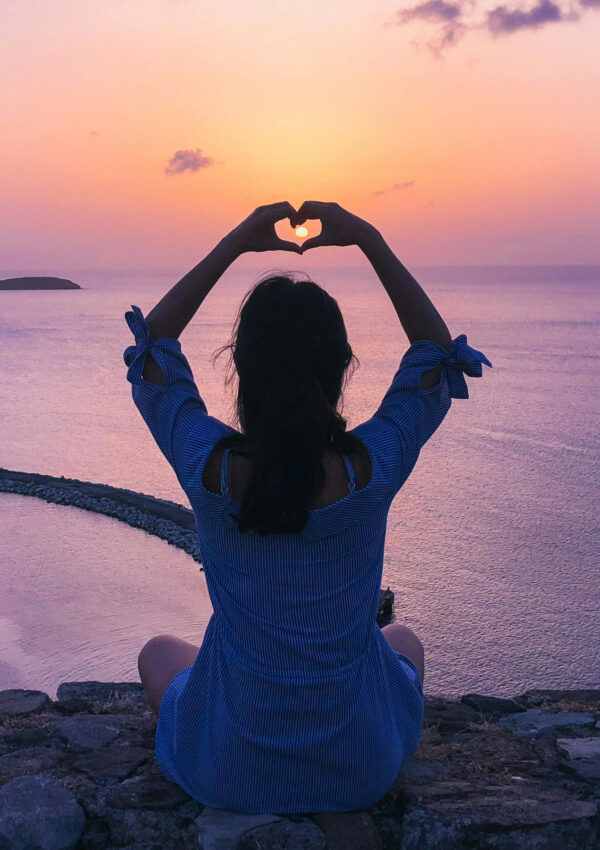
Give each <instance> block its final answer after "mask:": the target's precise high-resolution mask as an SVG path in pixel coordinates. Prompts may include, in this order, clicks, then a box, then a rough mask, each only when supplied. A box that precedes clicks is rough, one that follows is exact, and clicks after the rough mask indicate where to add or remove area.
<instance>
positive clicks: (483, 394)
mask: <svg viewBox="0 0 600 850" xmlns="http://www.w3.org/2000/svg"><path fill="white" fill-rule="evenodd" d="M293 259H294V263H293V264H292V265H290V268H294V269H299V270H306V271H307V272H308V273H309V274H310V276H311V277H312V279H313V280H315V281H316V282H317V283H319V284H321V285H322V286H323V287H324V288H325V289H327V291H328V292H330V293H331V294H332V295H333V296H334V297H335V298H336V299H337V301H338V303H339V305H340V308H341V310H342V312H343V315H344V318H345V321H346V326H347V329H348V335H349V339H350V343H351V345H352V347H353V350H354V352H355V354H356V355H357V356H358V358H359V360H360V367H359V368H358V369H357V370H356V372H355V373H354V376H353V377H352V380H351V381H350V384H349V386H348V388H347V390H346V392H345V396H344V408H343V414H344V416H345V417H346V418H347V420H348V428H353V427H354V426H356V425H358V424H359V423H360V422H362V421H364V420H365V419H368V418H370V416H371V415H372V413H373V412H374V410H375V409H376V407H377V406H378V404H379V402H380V400H381V398H382V396H383V395H384V393H385V391H386V390H387V388H388V386H389V384H390V382H391V380H392V377H393V375H394V373H395V371H396V369H397V367H398V364H399V362H400V359H401V357H402V355H403V354H404V352H405V351H406V349H407V348H408V344H409V343H408V340H407V338H406V335H405V333H404V331H403V329H402V326H401V325H400V323H399V321H398V319H397V317H396V314H395V312H394V310H393V307H392V305H391V302H390V301H389V299H388V297H387V295H386V293H385V291H384V289H383V287H382V286H381V284H380V283H379V281H378V279H377V277H376V276H375V274H374V272H373V271H372V270H371V269H370V267H369V266H367V265H365V266H361V267H353V268H343V267H338V268H323V269H320V268H317V267H311V266H310V265H309V264H308V263H304V262H303V261H302V260H301V259H300V258H298V259H296V257H294V258H293ZM267 268H269V265H268V264H265V266H264V269H267ZM280 268H285V266H281V267H280ZM187 270H188V269H187V268H186V269H180V270H179V271H177V272H166V271H160V272H157V271H154V272H152V271H151V272H144V271H135V272H131V271H127V272H125V271H115V270H104V271H94V272H89V271H79V272H77V271H76V270H74V271H71V272H68V273H66V272H63V271H62V270H61V271H60V274H61V276H64V277H71V279H73V280H75V281H76V282H77V283H79V284H80V285H81V286H82V287H83V288H82V290H81V291H77V290H64V291H61V290H55V291H5V292H0V379H1V381H2V389H3V392H2V413H1V415H0V466H2V467H5V468H8V469H15V470H23V471H30V472H40V473H45V474H49V475H58V476H60V475H64V476H67V477H73V478H80V479H83V480H86V481H94V482H102V483H108V484H112V485H115V486H118V487H126V488H129V489H133V490H139V491H142V492H144V493H148V494H152V495H155V496H158V497H162V498H167V499H172V500H174V501H176V502H179V503H180V504H184V505H186V506H189V505H188V502H187V499H186V496H185V494H184V493H183V491H182V490H181V488H180V487H179V484H178V482H177V479H176V477H175V474H174V472H173V471H172V470H171V468H170V466H169V465H168V464H167V461H166V460H165V459H164V457H163V456H162V454H161V453H160V450H159V449H158V447H157V446H156V444H155V443H154V441H153V439H152V437H151V435H150V434H149V432H148V431H147V429H146V426H145V424H144V422H143V421H142V419H141V417H140V415H139V413H138V411H137V410H136V408H135V406H134V405H133V402H132V400H131V385H130V384H129V383H128V382H127V380H126V371H127V367H126V366H125V364H124V362H123V351H124V349H125V348H126V347H127V346H128V345H130V344H131V343H132V342H133V341H134V340H133V337H132V335H131V333H130V331H129V329H128V327H127V324H126V322H125V319H124V314H125V311H126V310H129V309H130V307H131V305H132V304H137V305H139V306H140V307H141V309H142V311H143V312H144V314H147V313H148V312H149V311H150V309H151V308H152V307H153V306H154V304H155V303H156V302H157V301H158V300H159V299H160V298H161V297H162V295H163V294H164V293H165V292H166V291H167V290H168V289H169V288H170V287H171V286H172V285H173V284H174V283H176V281H177V280H178V279H179V278H180V277H182V275H183V274H184V273H185V272H186V271H187ZM260 271H261V269H250V270H249V269H247V268H236V267H233V268H232V269H230V270H229V271H228V272H227V273H226V274H225V275H224V276H223V278H222V279H221V280H220V281H219V282H218V283H217V285H216V286H215V288H214V289H213V290H212V292H211V293H210V295H209V296H208V298H207V299H206V301H205V302H204V304H203V305H202V306H201V308H200V310H199V311H198V313H197V314H196V316H195V318H194V319H193V320H192V322H191V323H190V324H189V325H188V327H187V328H186V330H185V331H184V332H183V334H182V336H181V343H182V348H183V351H184V352H185V354H186V356H187V357H188V359H189V361H190V363H191V366H192V369H193V371H194V376H195V378H196V382H197V384H198V388H199V391H200V394H201V395H202V397H203V398H204V400H205V402H206V404H207V406H208V410H209V413H211V414H212V415H213V416H217V417H218V418H220V419H223V420H224V421H226V422H227V423H228V424H232V425H235V423H234V421H233V418H232V414H233V394H232V392H233V388H230V389H227V390H225V388H224V378H225V373H226V366H227V355H226V354H224V355H223V356H222V357H221V358H219V359H218V360H217V363H216V365H215V366H213V365H212V364H211V362H210V356H211V353H212V352H213V351H214V350H215V349H217V348H218V347H219V346H221V345H223V344H225V343H227V342H228V341H229V338H230V333H231V329H232V325H233V321H234V319H235V315H236V311H237V308H238V306H239V303H240V301H241V299H242V297H243V295H244V294H245V292H246V291H247V289H248V288H249V286H250V285H251V284H252V283H253V282H254V281H255V280H256V279H257V277H258V275H259V274H260ZM410 271H411V272H412V273H413V274H414V275H415V277H416V278H417V280H419V282H420V283H421V284H422V286H423V287H424V288H425V290H426V291H427V293H428V294H429V296H430V297H431V299H432V301H433V303H434V304H435V306H436V307H437V309H438V311H439V312H440V313H441V315H442V316H443V317H444V319H445V321H446V323H447V325H448V327H449V329H450V332H451V334H452V337H453V338H454V337H456V336H458V335H459V334H461V333H465V334H466V335H467V340H468V343H469V345H471V346H472V347H474V348H476V349H479V350H480V351H482V352H483V353H484V354H485V355H486V356H487V357H488V358H489V360H490V361H491V362H492V364H493V367H492V368H491V369H489V368H488V367H486V366H484V367H483V376H482V377H481V378H469V377H467V378H466V381H467V384H468V387H469V394H470V398H469V399H467V400H463V399H455V400H453V404H452V408H451V410H450V411H449V413H448V415H447V417H446V419H445V421H444V422H443V423H442V425H441V426H440V428H439V429H438V431H437V432H436V433H435V434H434V436H433V437H432V438H431V440H430V441H429V443H428V444H427V445H426V446H425V447H424V448H423V450H422V452H421V455H420V457H419V460H418V461H417V465H416V466H415V469H414V470H413V472H412V474H411V476H410V478H409V479H408V481H407V482H406V483H405V485H404V487H403V488H402V489H401V490H400V492H399V493H398V495H397V496H396V499H395V501H394V503H393V505H392V508H391V510H390V514H389V518H388V532H387V542H386V551H385V560H384V567H383V576H382V581H381V585H382V587H384V588H385V587H387V586H388V585H389V587H390V588H391V589H392V590H393V591H394V594H395V615H396V619H397V621H398V622H402V623H405V624H407V625H408V626H410V627H411V628H412V629H413V630H414V631H415V632H416V633H417V634H418V635H419V637H420V638H421V640H422V642H423V644H424V646H425V683H424V684H425V691H426V693H430V694H444V695H449V696H452V695H458V694H461V693H467V692H473V691H476V692H480V693H481V692H483V693H490V694H497V695H504V696H511V695H514V694H516V693H519V692H521V691H523V690H526V689H527V688H537V687H542V688H552V687H560V688H567V687H600V670H599V664H598V648H599V647H598V639H599V636H600V614H599V610H598V609H599V606H598V599H599V598H600V597H599V591H600V578H599V575H600V573H599V570H598V566H599V560H600V558H599V551H600V546H599V536H600V535H599V523H598V509H597V501H598V471H599V469H598V467H599V454H600V452H599V441H598V421H599V407H600V404H599V401H598V396H599V394H598V391H597V390H598V375H599V365H600V355H599V353H598V341H599V336H598V328H599V323H600V298H599V295H600V266H561V267H551V266H539V267H531V266H528V267H518V266H485V267H483V266H479V267H477V266H467V267H426V268H425V267H424V268H418V267H414V268H413V267H410ZM28 273H31V272H29V271H28V270H27V269H24V270H17V271H16V270H14V269H11V270H5V271H0V277H9V276H17V275H26V274H28ZM56 273H59V272H56ZM38 274H40V272H38ZM0 510H1V512H2V513H1V517H2V550H1V555H0V569H1V575H2V587H3V592H2V594H0V688H10V687H20V688H40V689H42V690H45V691H46V692H48V693H49V694H50V695H52V696H53V695H54V694H55V692H56V687H57V685H58V684H59V683H60V682H62V681H67V680H74V679H78V680H81V679H101V680H128V679H130V680H131V679H136V678H137V663H136V662H137V653H138V652H139V649H140V648H141V646H142V644H143V643H144V642H145V641H146V640H147V639H148V638H150V637H151V636H152V635H153V634H156V633H160V632H171V633H174V634H177V635H179V636H181V637H183V638H185V639H186V640H190V641H193V642H196V643H197V644H198V645H200V643H201V642H202V637H203V634H204V630H205V628H206V624H207V622H208V620H209V618H210V615H211V613H212V608H211V602H210V598H209V595H208V592H207V588H206V583H205V580H204V574H203V573H202V572H201V571H199V569H198V565H197V563H196V562H195V561H194V560H193V559H192V558H191V557H190V556H188V555H187V554H186V553H184V552H183V551H181V550H178V549H175V548H174V547H173V546H170V545H168V544H167V543H166V542H164V541H162V540H159V539H158V538H155V537H151V536H150V535H148V534H146V533H145V532H144V531H141V530H137V529H133V528H131V527H129V526H127V525H126V524H124V523H121V522H119V521H118V520H116V519H111V518H109V517H106V516H102V515H99V514H95V513H91V512H88V511H84V510H81V509H78V508H75V507H72V506H61V505H55V504H48V503H46V502H44V501H42V500H40V499H37V498H33V497H30V496H21V495H15V494H5V493H0Z"/></svg>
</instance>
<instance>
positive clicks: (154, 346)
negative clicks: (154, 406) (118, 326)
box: [123, 304, 180, 384]
mask: <svg viewBox="0 0 600 850" xmlns="http://www.w3.org/2000/svg"><path fill="white" fill-rule="evenodd" d="M125 320H126V321H127V324H128V326H129V329H130V331H131V332H132V333H133V334H134V336H135V337H136V339H137V344H136V345H130V346H129V347H128V348H126V349H125V351H124V352H123V360H124V361H125V365H126V366H129V369H128V370H127V380H128V381H130V382H131V383H132V384H139V383H140V381H141V380H142V372H143V371H144V366H145V365H146V355H147V354H148V353H149V352H150V351H151V352H152V356H153V357H154V359H155V360H156V362H157V364H158V365H159V367H160V370H161V372H162V374H163V379H164V382H165V384H166V383H167V375H168V369H169V361H168V358H167V357H166V354H167V352H172V353H175V354H179V352H180V342H179V340H178V339H171V338H170V337H163V338H162V339H158V340H155V339H152V334H151V333H150V326H149V324H148V322H147V321H146V319H145V318H144V314H143V313H142V311H141V310H140V308H139V307H136V306H135V305H134V304H132V305H131V310H128V311H127V312H126V313H125Z"/></svg>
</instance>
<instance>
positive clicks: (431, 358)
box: [399, 334, 492, 398]
mask: <svg viewBox="0 0 600 850" xmlns="http://www.w3.org/2000/svg"><path fill="white" fill-rule="evenodd" d="M440 360H443V361H444V362H445V363H446V366H447V369H446V372H447V375H448V387H449V390H450V396H451V398H469V391H468V388H467V382H466V381H465V378H464V375H463V372H464V373H465V374H466V375H469V376H470V377H472V378H480V377H481V374H482V368H481V364H482V363H485V364H486V366H491V365H492V364H491V363H490V361H489V360H488V359H487V357H486V356H485V354H482V352H481V351H477V349H475V348H471V346H470V345H467V336H466V334H460V336H457V337H456V339H453V340H452V344H451V345H450V349H449V350H448V349H446V348H444V347H443V346H441V345H439V344H438V343H437V342H433V341H432V340H427V339H419V340H416V341H415V342H413V344H412V345H411V347H410V349H409V350H408V351H407V352H406V354H405V355H404V357H403V358H402V363H401V367H403V368H401V370H400V376H401V377H400V382H399V386H400V387H401V388H402V389H408V390H413V391H416V390H419V387H420V382H421V374H422V373H423V372H425V371H428V370H430V369H435V367H436V366H438V365H439V363H440Z"/></svg>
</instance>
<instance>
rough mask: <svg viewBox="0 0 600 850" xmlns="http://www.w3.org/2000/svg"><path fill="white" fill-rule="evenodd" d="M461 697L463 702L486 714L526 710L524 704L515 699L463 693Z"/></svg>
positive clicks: (512, 712)
mask: <svg viewBox="0 0 600 850" xmlns="http://www.w3.org/2000/svg"><path fill="white" fill-rule="evenodd" d="M460 699H461V702H464V703H465V704H466V705H469V706H471V708H474V709H475V710H476V711H482V712H484V713H485V714H498V715H500V714H515V713H516V712H518V711H524V710H525V709H524V708H523V706H521V705H519V703H517V702H515V701H514V700H513V699H502V698H501V697H488V696H484V695H483V694H463V696H462V697H461V698H460Z"/></svg>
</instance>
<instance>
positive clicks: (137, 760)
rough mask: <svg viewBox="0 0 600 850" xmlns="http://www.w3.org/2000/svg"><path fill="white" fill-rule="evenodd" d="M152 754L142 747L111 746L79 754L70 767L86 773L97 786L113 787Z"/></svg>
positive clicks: (152, 754)
mask: <svg viewBox="0 0 600 850" xmlns="http://www.w3.org/2000/svg"><path fill="white" fill-rule="evenodd" d="M153 757H154V753H153V752H152V751H151V750H147V749H145V748H143V747H128V746H117V745H115V744H112V745H110V746H108V747H104V748H103V749H101V750H92V751H91V752H87V753H81V754H80V755H78V756H77V757H76V758H75V759H74V760H73V761H72V767H73V768H74V769H75V770H80V771H82V772H83V773H86V774H87V775H88V776H89V777H90V778H91V779H92V780H93V781H94V782H95V783H96V784H97V785H113V784H115V783H116V782H120V781H121V780H122V779H126V778H127V777H128V776H130V775H131V774H132V773H133V771H134V770H135V769H136V768H138V767H139V766H140V765H141V764H143V763H144V762H145V761H148V759H150V758H153Z"/></svg>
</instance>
